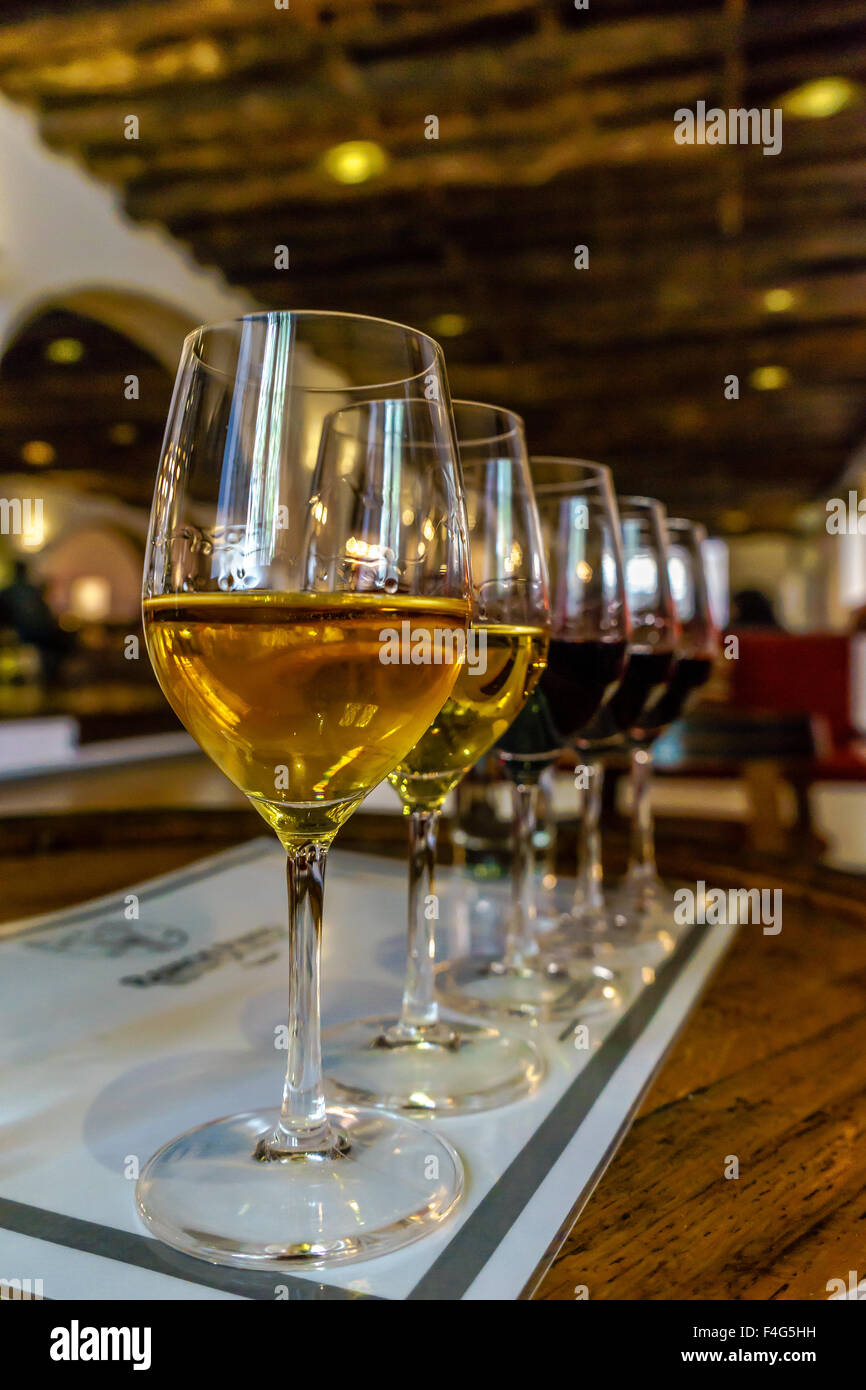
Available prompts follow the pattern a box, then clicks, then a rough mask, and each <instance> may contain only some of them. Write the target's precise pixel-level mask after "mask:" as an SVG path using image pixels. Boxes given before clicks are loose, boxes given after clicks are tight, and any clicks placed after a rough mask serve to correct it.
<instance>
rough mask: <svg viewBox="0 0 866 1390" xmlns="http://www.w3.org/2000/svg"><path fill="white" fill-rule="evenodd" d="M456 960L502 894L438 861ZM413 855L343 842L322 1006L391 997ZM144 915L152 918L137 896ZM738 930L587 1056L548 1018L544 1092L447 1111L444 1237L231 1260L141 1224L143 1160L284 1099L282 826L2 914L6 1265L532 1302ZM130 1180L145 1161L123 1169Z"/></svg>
mask: <svg viewBox="0 0 866 1390" xmlns="http://www.w3.org/2000/svg"><path fill="white" fill-rule="evenodd" d="M437 890H438V892H439V895H440V913H441V922H440V925H441V927H442V933H441V935H442V954H446V953H455V952H459V953H460V954H462V953H464V952H465V951H467V950H468V949H469V947H470V944H471V942H472V941H473V940H476V939H477V930H476V928H477V925H478V924H479V923H480V924H481V925H482V927H483V923H484V922H485V920H486V919H488V918H489V915H490V905H491V901H492V899H493V897H494V896H495V894H497V893H500V892H504V889H503V888H502V887H501V886H500V887H485V888H479V887H477V886H476V885H473V884H471V883H469V882H468V881H467V880H466V879H465V878H464V877H463V876H462V875H458V874H455V873H452V872H450V871H447V870H442V871H441V873H440V875H439V879H438V882H437ZM405 894H406V871H405V867H404V866H403V865H402V864H399V863H397V862H390V861H384V860H379V859H376V858H374V857H371V856H365V855H358V854H353V853H348V852H346V853H344V852H341V851H340V849H339V847H337V848H335V849H334V850H333V851H332V855H331V862H330V864H329V869H328V885H327V893H326V923H325V942H324V960H323V974H324V1019H325V1023H326V1024H327V1023H333V1022H337V1021H340V1020H343V1019H349V1018H353V1017H358V1016H362V1015H365V1014H375V1013H378V1012H382V1011H393V1010H395V1009H396V1008H397V1006H398V1004H399V999H400V993H401V980H402V969H403V963H404V952H405V935H404V925H403V924H404V916H405ZM136 912H137V913H138V916H137V918H136V917H135V915H134V914H135V913H136ZM734 930H735V929H734V928H722V927H713V928H703V929H702V928H692V929H691V931H690V932H689V933H688V934H687V935H686V936H685V937H684V938H682V939H681V941H680V943H679V945H678V947H677V950H676V951H675V953H674V954H673V955H672V956H670V957H668V959H667V960H666V961H665V963H664V964H663V965H662V966H661V967H659V968H658V969H657V971H656V972H655V974H654V975H653V972H646V978H644V979H641V978H640V976H639V975H636V976H635V977H634V980H633V997H632V1002H631V1003H630V1004H629V1005H628V1007H627V1008H626V1009H624V1010H622V1011H621V1012H620V1013H619V1014H617V1015H614V1016H613V1017H612V1018H611V1019H610V1020H608V1021H606V1022H605V1024H604V1025H595V1026H594V1028H593V1033H592V1044H593V1045H592V1048H591V1050H590V1051H576V1050H575V1049H574V1047H573V1045H571V1043H570V1042H569V1041H568V1040H567V1039H566V1040H565V1041H558V1030H557V1028H556V1027H555V1026H548V1027H544V1028H535V1029H533V1030H532V1033H533V1035H534V1036H535V1037H536V1039H537V1041H538V1042H539V1043H540V1044H541V1045H542V1046H543V1048H544V1050H545V1051H546V1053H547V1056H548V1060H549V1063H550V1071H549V1075H548V1076H547V1078H546V1080H545V1082H544V1083H543V1084H542V1086H541V1087H540V1088H539V1090H538V1091H537V1092H536V1094H535V1095H534V1096H532V1097H530V1098H529V1099H526V1100H523V1101H520V1102H518V1103H517V1104H514V1105H509V1106H506V1107H503V1108H501V1109H499V1110H495V1111H488V1112H486V1113H484V1114H481V1115H478V1116H467V1117H464V1118H456V1119H450V1120H442V1121H439V1122H436V1123H437V1124H438V1127H440V1128H441V1130H442V1131H443V1133H445V1134H446V1135H447V1137H448V1138H449V1139H450V1140H451V1142H452V1143H453V1144H454V1145H455V1146H456V1147H457V1148H458V1149H459V1150H460V1152H461V1154H462V1155H463V1158H464V1162H465V1164H466V1169H467V1180H468V1181H467V1192H466V1196H465V1198H464V1200H463V1202H462V1204H461V1206H460V1207H459V1209H458V1211H457V1213H456V1214H455V1215H454V1216H453V1217H452V1218H451V1219H450V1220H449V1221H448V1222H447V1223H445V1224H444V1226H443V1228H442V1229H441V1230H440V1231H437V1232H436V1233H435V1234H433V1235H431V1236H428V1237H426V1238H425V1239H424V1240H422V1241H419V1242H418V1243H417V1244H415V1245H413V1246H410V1247H409V1248H408V1249H406V1250H403V1251H399V1252H397V1253H396V1254H393V1255H388V1256H385V1257H383V1258H380V1259H375V1260H369V1261H365V1262H364V1263H357V1264H351V1265H346V1266H341V1267H338V1268H335V1269H333V1270H324V1271H311V1272H310V1273H297V1274H292V1275H291V1276H286V1275H279V1274H274V1273H270V1272H268V1273H258V1274H254V1273H245V1272H244V1273H235V1272H233V1271H230V1270H225V1269H220V1268H217V1267H215V1266H211V1265H208V1264H206V1263H204V1262H202V1261H198V1260H193V1259H190V1258H188V1257H186V1256H181V1255H178V1254H176V1253H175V1252H172V1251H170V1250H168V1249H167V1248H166V1247H165V1246H163V1245H161V1244H159V1243H158V1242H156V1241H154V1240H153V1239H151V1238H150V1237H149V1236H147V1235H146V1234H145V1233H144V1229H143V1228H142V1227H141V1226H140V1225H139V1222H138V1220H137V1218H136V1215H135V1211H134V1205H133V1188H134V1180H133V1177H132V1176H131V1174H132V1173H134V1171H135V1165H136V1163H137V1164H139V1165H140V1164H143V1163H144V1161H145V1160H146V1159H147V1158H148V1157H149V1155H150V1154H151V1153H152V1152H153V1151H154V1150H155V1149H156V1148H158V1147H159V1146H160V1145H161V1144H162V1143H163V1142H165V1141H166V1140H168V1139H169V1138H171V1137H172V1136H174V1135H176V1134H178V1133H180V1132H181V1131H183V1130H185V1129H188V1128H189V1127H190V1126H192V1125H196V1124H199V1123H201V1122H203V1121H205V1120H208V1119H211V1118H214V1117H216V1116H218V1115H225V1114H229V1113H232V1112H234V1111H243V1110H247V1109H250V1108H252V1107H253V1106H255V1105H258V1104H262V1103H266V1104H276V1103H277V1102H278V1099H279V1095H280V1089H281V1084H282V1066H283V1065H284V1060H285V1053H284V1052H282V1051H279V1050H277V1049H275V1047H274V1030H275V1028H276V1027H277V1026H278V1025H279V1024H281V1023H282V1022H283V1019H284V1008H285V1003H284V1001H285V980H286V962H285V957H286V947H285V877H284V872H283V856H282V851H281V850H280V849H279V847H278V846H276V845H275V844H272V843H271V842H270V841H269V840H261V841H254V842H252V843H250V844H247V845H243V846H241V847H239V848H238V849H236V850H232V851H230V852H229V853H227V854H223V855H220V856H218V857H217V858H215V859H211V860H208V861H204V862H202V863H199V864H197V865H193V866H192V867H190V868H188V869H186V870H182V871H180V872H178V873H175V874H171V875H168V876H166V877H164V878H161V879H158V880H153V881H151V882H150V883H149V884H146V885H143V886H139V887H137V888H136V887H131V888H130V890H129V892H128V893H121V894H118V895H116V896H114V897H111V898H106V899H101V900H100V901H99V902H96V903H92V904H88V905H86V906H84V907H78V908H75V909H72V910H69V911H64V912H61V913H57V914H52V915H51V916H49V917H45V918H41V919H38V920H33V921H30V922H28V923H20V924H16V926H15V927H14V928H13V929H11V930H10V928H8V927H4V928H3V929H2V936H0V980H2V982H3V983H2V987H0V988H2V1025H0V1027H2V1056H3V1070H2V1080H0V1106H2V1113H3V1115H4V1121H5V1124H4V1143H3V1146H2V1150H0V1278H7V1279H9V1278H21V1279H25V1278H28V1277H29V1278H32V1279H37V1278H41V1279H42V1281H43V1289H44V1294H45V1296H46V1297H48V1298H70V1297H75V1298H90V1299H103V1298H129V1299H173V1298H226V1297H230V1298H231V1297H241V1298H243V1297H246V1298H250V1297H251V1298H270V1299H273V1298H305V1297H326V1298H345V1297H353V1296H354V1297H357V1296H362V1297H363V1296H368V1297H370V1296H372V1297H380V1298H390V1299H403V1298H431V1299H432V1298H442V1299H456V1298H464V1297H465V1298H486V1299H489V1298H494V1299H512V1298H515V1297H517V1296H518V1295H519V1294H520V1292H521V1291H522V1290H523V1288H524V1286H525V1285H526V1284H527V1282H528V1281H530V1280H531V1279H532V1277H533V1272H534V1271H537V1269H538V1267H539V1264H540V1262H542V1261H543V1260H544V1258H545V1254H546V1252H547V1255H548V1257H549V1256H550V1254H551V1249H550V1247H551V1242H553V1241H554V1240H555V1238H556V1234H557V1232H558V1231H559V1230H560V1229H561V1227H562V1225H563V1223H564V1222H565V1221H566V1220H567V1218H568V1215H569V1212H571V1211H572V1210H573V1209H574V1208H575V1207H579V1206H580V1205H582V1204H583V1203H584V1202H585V1201H586V1199H587V1198H588V1196H589V1194H590V1192H591V1191H592V1188H593V1186H594V1184H595V1183H596V1182H597V1181H598V1178H599V1177H600V1175H601V1173H602V1172H603V1171H604V1168H605V1166H606V1164H607V1163H608V1162H609V1160H610V1158H611V1157H612V1154H613V1152H614V1151H615V1148H616V1144H617V1143H618V1142H619V1140H620V1139H621V1138H622V1135H623V1134H624V1132H625V1129H626V1128H627V1125H628V1122H629V1120H630V1118H631V1116H632V1115H633V1113H634V1110H635V1109H636V1107H637V1105H638V1103H639V1100H640V1097H641V1095H642V1094H643V1092H644V1091H645V1089H646V1087H647V1086H648V1084H649V1082H650V1080H651V1079H652V1076H653V1074H654V1073H655V1071H656V1070H657V1068H658V1066H659V1065H660V1063H661V1060H662V1058H663V1057H664V1054H665V1052H666V1051H667V1049H668V1048H669V1047H670V1044H671V1042H672V1040H673V1038H674V1037H675V1035H676V1033H677V1031H678V1030H679V1028H680V1027H681V1025H682V1023H683V1021H684V1019H685V1017H686V1015H687V1014H688V1012H689V1010H690V1008H691V1007H692V1006H693V1004H694V1002H695V1000H696V998H697V996H698V994H699V992H700V990H701V988H702V986H703V984H704V983H705V981H706V979H707V978H708V976H709V974H710V973H711V971H712V970H713V968H714V967H715V965H716V964H717V963H718V961H719V960H720V959H721V956H722V955H723V953H724V951H725V950H726V949H727V947H728V945H729V944H730V941H731V939H732V936H733V933H734ZM128 1174H129V1176H128Z"/></svg>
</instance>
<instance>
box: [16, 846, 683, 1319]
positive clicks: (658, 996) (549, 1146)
mask: <svg viewBox="0 0 866 1390" xmlns="http://www.w3.org/2000/svg"><path fill="white" fill-rule="evenodd" d="M270 849H271V846H270V844H269V842H268V841H267V840H264V839H261V840H255V841H253V842H252V843H251V844H246V845H240V846H238V847H237V848H236V849H235V850H231V851H229V852H228V855H226V854H221V855H219V856H218V858H219V859H220V860H221V861H222V862H223V864H225V866H226V868H233V867H235V865H236V864H237V863H247V862H250V861H252V860H255V859H257V858H259V857H260V856H261V855H264V854H266V853H268V852H269V851H270ZM229 856H230V862H229V863H226V860H227V858H228V857H229ZM213 869H214V858H213V857H212V858H211V859H209V860H208V861H206V862H205V863H204V864H199V865H197V866H195V867H194V868H190V869H185V870H180V871H179V872H175V873H171V874H166V875H165V876H164V877H163V878H162V879H158V880H157V881H155V882H151V883H150V884H147V885H143V886H142V889H141V891H140V892H139V895H138V896H139V898H144V897H148V898H154V897H159V896H161V895H162V894H164V893H167V892H172V891H174V890H175V889H177V888H181V887H185V886H187V885H188V884H190V883H194V882H196V881H197V880H199V879H201V878H204V877H207V875H209V874H211V873H212V872H213ZM113 901H114V899H113V898H112V899H111V900H109V901H105V902H102V903H98V904H90V905H89V907H88V905H86V904H85V905H83V906H82V907H80V908H73V909H70V910H69V912H61V913H59V914H55V915H53V916H52V917H51V918H50V919H49V920H47V921H45V922H42V923H39V924H37V925H34V927H33V930H47V929H49V928H52V927H62V926H68V925H70V924H71V923H73V922H76V921H79V920H81V919H84V918H88V917H91V918H92V917H93V916H94V915H99V914H100V913H101V912H109V911H112V910H114V909H113V908H112V905H111V904H112V902H113ZM6 939H7V940H12V941H14V940H17V939H18V937H17V934H16V935H14V936H11V937H8V938H6ZM702 939H703V935H702V932H701V931H700V928H698V927H692V929H691V930H690V931H689V933H688V934H687V935H686V936H685V937H684V938H683V940H682V941H681V942H680V943H679V945H678V946H677V949H676V950H675V951H674V953H673V955H672V956H671V957H670V958H669V959H668V960H667V961H665V963H664V964H663V965H662V966H661V967H660V968H659V969H658V971H657V972H656V977H655V979H654V980H653V982H652V984H650V985H647V986H646V987H645V988H644V989H643V990H642V991H641V993H640V994H639V995H638V996H637V998H636V999H635V1000H634V1002H633V1003H632V1004H631V1005H630V1006H629V1008H628V1009H627V1010H626V1012H625V1013H624V1014H623V1016H622V1018H621V1019H620V1020H619V1022H618V1023H617V1024H616V1025H615V1026H614V1028H613V1029H612V1030H611V1032H610V1033H609V1034H608V1036H607V1037H606V1038H605V1040H604V1042H603V1043H602V1044H601V1046H600V1047H599V1049H598V1051H597V1052H596V1053H595V1055H594V1056H593V1057H592V1058H590V1060H589V1061H588V1062H587V1065H586V1066H585V1067H584V1068H583V1069H582V1070H581V1072H580V1074H579V1075H578V1076H576V1077H575V1079H574V1081H573V1082H572V1083H571V1085H570V1086H569V1087H568V1089H567V1090H566V1091H565V1092H564V1094H563V1095H562V1096H560V1098H559V1100H558V1101H557V1102H556V1104H555V1105H554V1107H553V1109H552V1110H551V1111H550V1113H549V1114H548V1115H547V1116H546V1117H545V1119H544V1120H543V1121H542V1123H541V1124H540V1125H539V1127H538V1129H537V1130H536V1131H535V1132H534V1134H533V1135H532V1137H531V1138H530V1139H529V1140H527V1142H526V1144H525V1145H524V1146H523V1148H522V1149H521V1151H520V1153H518V1154H517V1156H516V1157H515V1158H514V1159H513V1160H512V1162H511V1163H510V1164H509V1166H508V1168H506V1170H505V1172H504V1173H503V1174H502V1176H501V1177H500V1178H499V1179H498V1180H497V1181H496V1182H495V1183H494V1184H493V1186H492V1187H491V1188H490V1190H489V1192H487V1193H486V1194H485V1196H484V1197H483V1198H482V1199H481V1201H480V1202H479V1204H478V1206H477V1207H476V1208H475V1210H474V1211H473V1212H472V1213H471V1215H470V1216H469V1217H467V1219H466V1221H465V1222H464V1223H463V1225H462V1226H461V1227H460V1229H459V1230H458V1231H457V1232H456V1233H455V1235H454V1236H453V1237H452V1238H451V1240H450V1241H449V1242H448V1244H447V1245H446V1247H445V1249H444V1250H443V1251H442V1253H441V1254H440V1255H439V1257H438V1258H437V1259H436V1260H435V1261H434V1262H433V1264H432V1265H431V1266H430V1268H429V1269H428V1270H427V1272H426V1274H424V1275H423V1276H422V1278H421V1279H420V1280H419V1281H418V1283H417V1284H416V1285H415V1286H414V1288H412V1289H411V1290H410V1291H409V1293H408V1294H407V1295H406V1297H407V1299H408V1300H417V1299H441V1300H448V1301H456V1300H459V1299H461V1298H462V1297H463V1295H464V1294H465V1293H466V1291H467V1289H468V1288H469V1286H470V1285H471V1284H472V1282H473V1281H474V1279H475V1278H476V1276H477V1275H478V1274H479V1273H480V1272H481V1270H482V1269H483V1268H484V1266H485V1265H486V1264H487V1262H488V1260H489V1259H490V1257H491V1256H492V1254H493V1252H494V1251H495V1250H496V1248H497V1246H498V1245H499V1243H500V1241H501V1240H502V1237H503V1236H504V1234H505V1233H506V1232H507V1231H508V1230H509V1229H510V1228H511V1226H512V1225H513V1224H514V1222H515V1221H516V1219H517V1217H518V1216H519V1215H520V1212H521V1211H522V1210H523V1208H524V1207H525V1206H526V1205H527V1203H528V1202H529V1201H530V1200H531V1198H532V1195H533V1193H534V1192H535V1191H536V1189H537V1187H538V1184H539V1182H540V1180H541V1179H542V1178H543V1177H544V1175H545V1174H546V1173H547V1172H548V1170H549V1169H550V1168H551V1167H552V1166H553V1164H554V1163H555V1162H556V1160H557V1159H558V1158H559V1157H560V1155H561V1154H562V1153H563V1151H564V1150H565V1148H566V1147H567V1146H568V1144H569V1143H570V1141H571V1140H572V1138H573V1137H574V1133H575V1131H576V1129H577V1127H578V1126H579V1125H580V1123H581V1122H582V1120H583V1118H584V1117H585V1116H586V1115H587V1114H588V1112H589V1110H590V1109H591V1108H592V1106H593V1105H594V1104H595V1102H596V1101H597V1100H598V1098H599V1096H600V1095H601V1092H602V1091H603V1090H604V1088H605V1086H606V1085H607V1083H608V1081H609V1080H610V1078H611V1077H612V1076H613V1074H614V1072H615V1071H616V1069H617V1067H618V1066H619V1065H620V1063H621V1062H622V1060H623V1058H624V1057H625V1055H626V1053H627V1052H628V1050H629V1048H631V1047H632V1046H633V1045H634V1043H635V1042H636V1041H637V1039H638V1038H639V1037H640V1035H641V1033H642V1032H643V1031H644V1029H645V1028H646V1026H647V1024H648V1023H649V1021H650V1019H651V1018H652V1017H653V1015H654V1014H655V1012H656V1010H657V1009H658V1008H659V1007H660V1005H661V1004H662V1002H663V1001H664V998H665V996H666V995H667V993H668V991H669V989H670V988H671V986H672V985H673V983H674V981H675V980H676V979H677V977H678V976H679V975H680V973H681V972H682V970H683V969H684V968H685V966H686V965H687V964H688V962H689V961H690V960H691V958H692V956H693V955H694V953H695V951H696V949H697V946H698V943H699V942H700V941H701V940H702ZM0 943H2V938H0ZM665 1051H666V1052H667V1049H666V1050H665ZM621 1133H622V1131H620V1134H621ZM613 1147H614V1148H615V1147H616V1145H614V1146H613ZM609 1156H610V1151H609V1152H608V1154H607V1155H606V1156H605V1159H604V1160H602V1164H601V1165H600V1166H601V1167H602V1168H603V1166H604V1163H605V1161H606V1159H607V1158H608V1157H609ZM598 1176H599V1173H598V1169H597V1170H596V1172H595V1173H594V1174H593V1176H592V1179H591V1180H590V1182H589V1183H587V1184H586V1186H585V1188H584V1189H583V1190H582V1191H581V1192H580V1193H578V1195H577V1197H576V1199H575V1201H574V1203H573V1204H572V1208H571V1210H572V1211H574V1210H578V1209H579V1208H580V1206H581V1203H582V1201H583V1199H584V1196H585V1194H586V1193H588V1192H589V1191H591V1190H592V1187H593V1186H594V1185H595V1183H596V1181H597V1180H598ZM10 1217H11V1218H12V1219H11V1220H10ZM0 1228H5V1229H8V1230H14V1231H16V1232H18V1233H19V1234H21V1235H28V1236H34V1237H35V1238H36V1239H39V1240H46V1241H49V1242H51V1243H52V1244H54V1245H64V1246H67V1247H68V1248H70V1249H76V1250H82V1251H86V1252H88V1253H90V1254H95V1255H102V1256H104V1257H105V1258H107V1259H113V1260H119V1261H121V1262H122V1263H125V1264H131V1265H138V1266H140V1267H141V1268H145V1269H153V1270H155V1271H157V1272H159V1273H163V1274H169V1275H173V1276H174V1277H176V1278H179V1279H185V1280H187V1281H188V1282H190V1283H195V1284H199V1285H200V1286H202V1287H204V1288H218V1289H222V1290H226V1291H228V1292H231V1293H237V1294H239V1295H240V1296H242V1297H246V1298H253V1299H263V1298H268V1299H271V1298H273V1296H274V1286H275V1283H280V1284H283V1285H286V1286H287V1287H288V1288H290V1290H291V1291H292V1294H293V1296H295V1297H297V1298H301V1299H309V1298H324V1299H353V1298H371V1297H372V1298H377V1297H378V1296H377V1295H370V1294H360V1293H357V1292H355V1291H354V1290H351V1289H345V1288H343V1287H342V1286H340V1285H337V1284H328V1283H325V1282H321V1283H320V1282H318V1281H314V1280H312V1279H309V1280H308V1279H302V1278H297V1277H295V1276H292V1275H283V1274H282V1273H279V1274H278V1272H277V1271H274V1274H270V1273H268V1272H262V1271H255V1272H254V1271H244V1270H239V1271H235V1270H232V1269H228V1268H226V1267H222V1266H217V1265H212V1266H207V1267H206V1268H207V1274H205V1273H203V1265H202V1261H201V1260H197V1259H194V1258H192V1257H191V1256H185V1255H181V1254H179V1253H178V1252H176V1251H174V1250H172V1249H171V1248H170V1247H169V1246H166V1245H163V1244H162V1243H161V1242H159V1241H156V1240H154V1239H153V1238H152V1237H150V1236H144V1235H138V1234H135V1233H132V1232H128V1231H122V1230H119V1229H118V1228H116V1227H112V1226H103V1225H100V1224H99V1223H98V1222H92V1221H81V1220H79V1219H78V1218H76V1217H67V1216H62V1215H61V1214H60V1213H57V1212H51V1211H48V1210H46V1209H44V1208H41V1207H31V1206H26V1205H25V1204H23V1203H19V1202H10V1201H8V1200H7V1199H6V1198H3V1197H0ZM535 1268H536V1269H537V1265H536V1266H535ZM532 1273H533V1271H530V1274H529V1276H528V1277H529V1278H531V1277H532ZM265 1280H266V1281H267V1289H268V1292H267V1293H265V1292H259V1291H258V1290H260V1289H263V1288H264V1281H265Z"/></svg>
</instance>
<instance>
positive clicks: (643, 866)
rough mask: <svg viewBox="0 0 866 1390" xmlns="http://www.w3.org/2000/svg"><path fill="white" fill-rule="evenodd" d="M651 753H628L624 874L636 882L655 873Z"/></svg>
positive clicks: (639, 750) (652, 876) (649, 877)
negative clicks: (626, 862)
mask: <svg viewBox="0 0 866 1390" xmlns="http://www.w3.org/2000/svg"><path fill="white" fill-rule="evenodd" d="M652 776H653V757H652V752H651V750H650V749H649V748H633V749H632V753H631V835H630V843H629V865H628V877H629V879H631V880H632V881H634V882H635V883H636V884H638V885H639V884H641V883H643V882H646V881H649V880H652V879H653V878H655V873H656V854H655V831H654V826H653V810H652V799H651V794H652Z"/></svg>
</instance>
